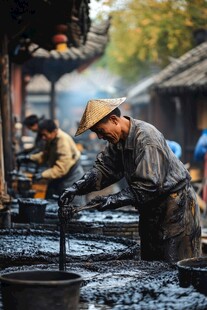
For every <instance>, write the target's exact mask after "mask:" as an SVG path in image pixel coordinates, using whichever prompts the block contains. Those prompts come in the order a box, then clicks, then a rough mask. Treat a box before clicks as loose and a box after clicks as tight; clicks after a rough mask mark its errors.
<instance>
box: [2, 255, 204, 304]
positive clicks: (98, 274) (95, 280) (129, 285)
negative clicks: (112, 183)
mask: <svg viewBox="0 0 207 310" xmlns="http://www.w3.org/2000/svg"><path fill="white" fill-rule="evenodd" d="M34 269H35V270H48V269H49V270H57V269H58V266H57V264H47V265H45V264H44V265H36V266H18V267H9V268H4V269H2V270H1V272H2V273H5V272H12V271H17V270H18V271H20V270H34ZM67 270H68V271H73V272H76V273H78V274H80V275H81V276H82V277H83V284H82V286H81V290H80V310H85V309H87V310H98V309H102V310H107V309H114V310H125V309H127V310H139V309H140V310H148V309H149V310H168V309H169V310H171V309H174V310H204V309H207V298H206V296H204V295H202V294H200V293H198V292H197V291H196V290H195V289H194V288H193V287H189V288H181V287H180V286H179V283H178V276H177V268H176V266H175V265H172V264H167V263H163V262H146V261H140V260H114V261H111V262H110V263H109V262H103V261H98V262H93V261H90V262H81V261H80V262H72V263H69V264H68V265H67ZM0 310H2V308H1V302H0Z"/></svg>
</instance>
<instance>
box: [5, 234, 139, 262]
mask: <svg viewBox="0 0 207 310" xmlns="http://www.w3.org/2000/svg"><path fill="white" fill-rule="evenodd" d="M0 238H1V247H0V266H5V263H6V264H7V266H9V265H18V264H22V263H23V262H24V263H27V264H35V263H43V262H45V263H54V262H58V261H59V251H60V234H59V232H58V231H45V230H35V229H34V230H32V229H28V230H26V229H22V230H17V229H9V230H0ZM138 252H139V244H138V243H137V242H136V241H132V240H128V239H125V238H117V237H116V238H115V237H106V236H101V235H94V234H93V235H89V234H72V235H69V234H66V255H67V256H66V261H68V262H70V261H77V260H82V261H84V260H87V261H90V260H93V261H97V260H112V259H118V258H124V257H125V258H133V257H134V256H135V255H138Z"/></svg>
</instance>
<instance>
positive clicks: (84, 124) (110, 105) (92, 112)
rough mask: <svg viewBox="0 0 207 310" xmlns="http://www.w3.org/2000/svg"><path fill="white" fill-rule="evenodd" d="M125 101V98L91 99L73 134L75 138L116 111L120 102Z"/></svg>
mask: <svg viewBox="0 0 207 310" xmlns="http://www.w3.org/2000/svg"><path fill="white" fill-rule="evenodd" d="M125 100H126V97H122V98H114V99H92V100H89V101H88V103H87V105H86V108H85V111H84V113H83V115H82V118H81V121H80V124H79V127H78V129H77V131H76V133H75V136H78V135H80V134H81V133H83V132H85V131H86V130H88V129H89V128H91V127H92V126H94V125H95V124H96V123H98V122H99V121H100V120H101V119H102V118H104V117H105V116H106V115H108V114H109V113H110V112H112V111H113V110H114V109H116V108H117V107H118V106H119V105H120V104H121V103H122V102H124V101H125Z"/></svg>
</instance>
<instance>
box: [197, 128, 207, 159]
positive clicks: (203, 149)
mask: <svg viewBox="0 0 207 310" xmlns="http://www.w3.org/2000/svg"><path fill="white" fill-rule="evenodd" d="M206 153H207V128H206V129H203V131H202V133H201V136H200V137H199V139H198V141H197V143H196V146H195V151H194V159H195V161H203V160H204V157H205V154H206Z"/></svg>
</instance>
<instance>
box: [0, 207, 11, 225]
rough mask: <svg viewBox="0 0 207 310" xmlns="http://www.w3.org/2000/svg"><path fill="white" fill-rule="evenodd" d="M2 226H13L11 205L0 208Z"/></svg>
mask: <svg viewBox="0 0 207 310" xmlns="http://www.w3.org/2000/svg"><path fill="white" fill-rule="evenodd" d="M0 228H11V209H10V207H9V206H6V207H3V208H0Z"/></svg>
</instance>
